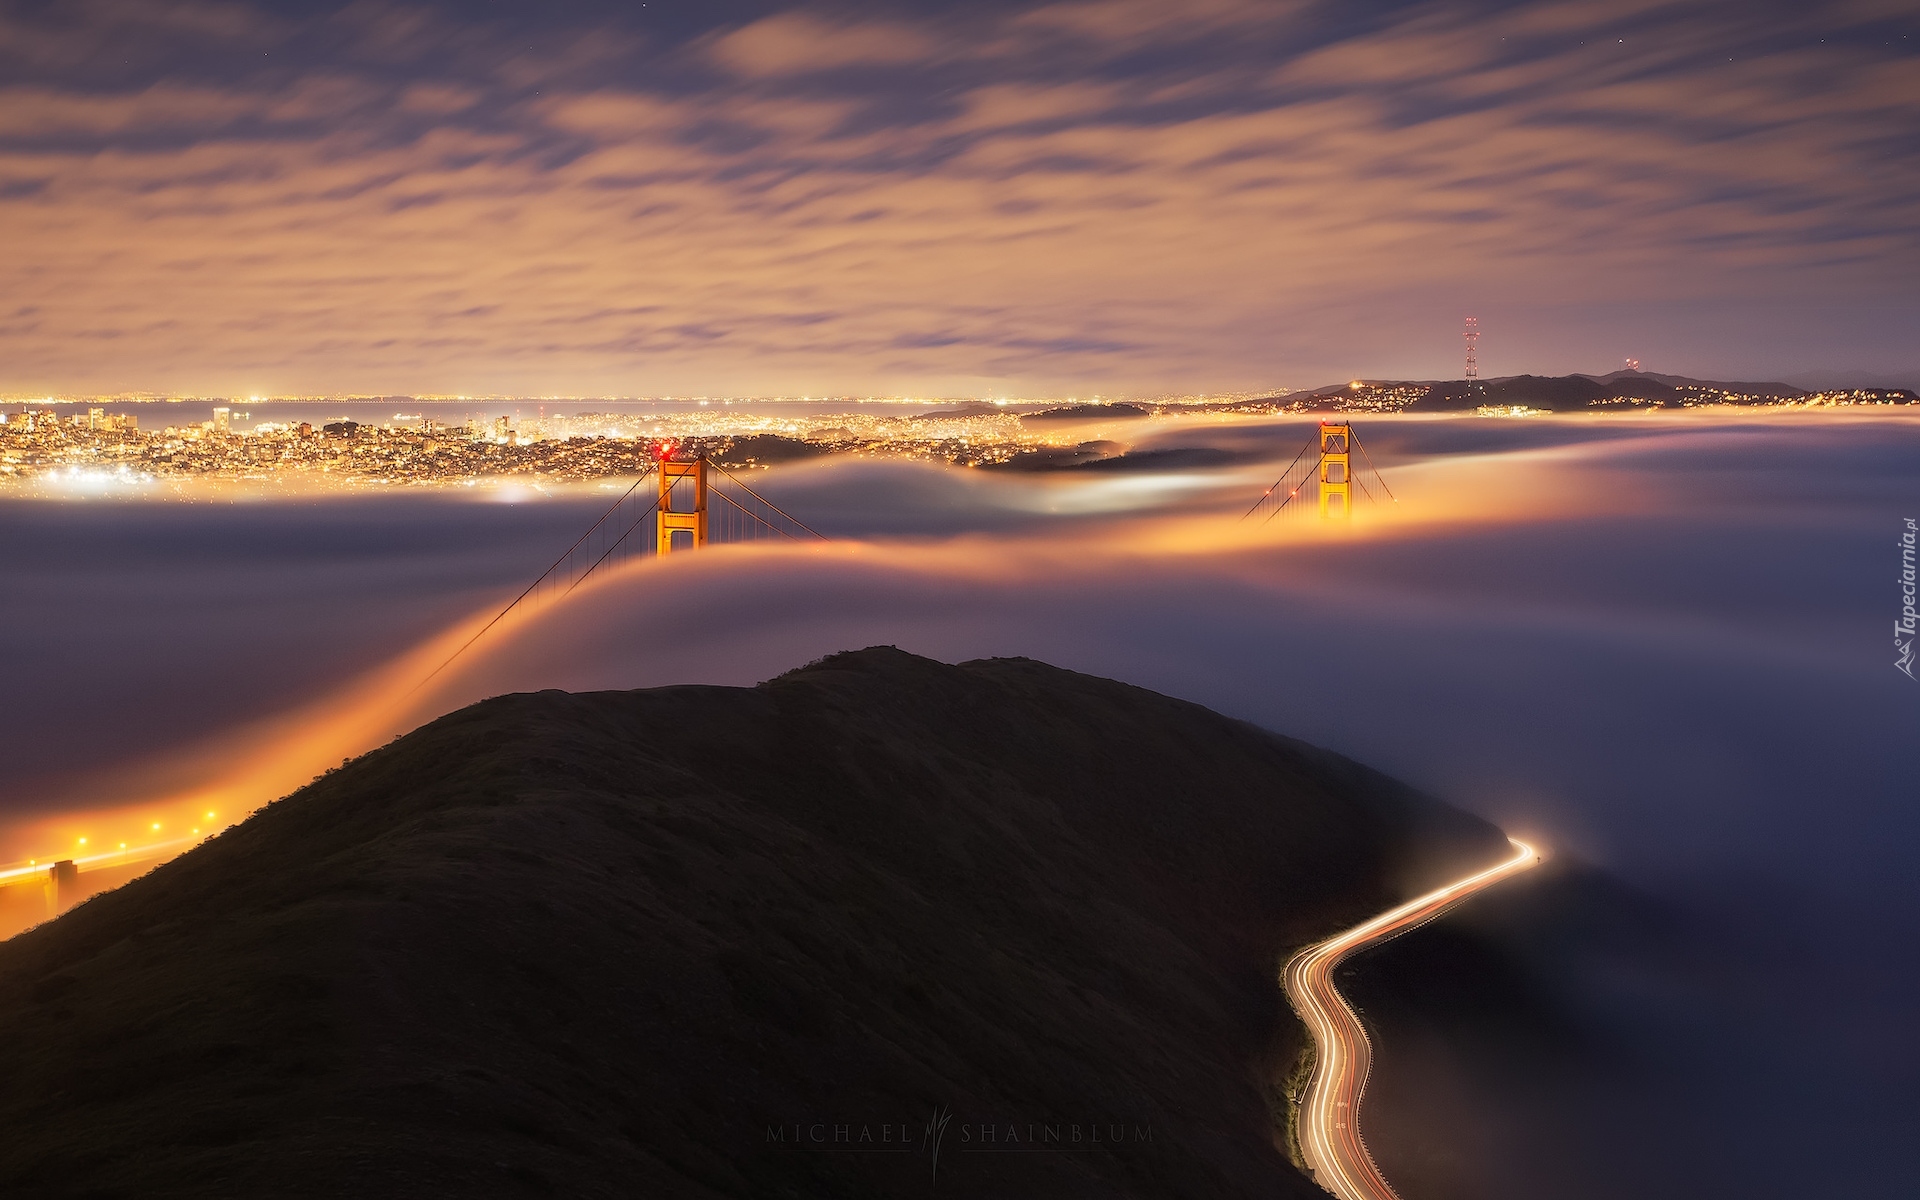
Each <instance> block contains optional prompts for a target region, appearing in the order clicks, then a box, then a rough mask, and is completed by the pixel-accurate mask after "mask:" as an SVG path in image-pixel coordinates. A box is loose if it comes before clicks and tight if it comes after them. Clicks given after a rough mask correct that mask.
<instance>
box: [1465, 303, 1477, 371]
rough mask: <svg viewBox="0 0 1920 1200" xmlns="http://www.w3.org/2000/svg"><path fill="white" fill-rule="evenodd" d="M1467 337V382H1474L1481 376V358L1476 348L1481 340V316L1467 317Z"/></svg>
mask: <svg viewBox="0 0 1920 1200" xmlns="http://www.w3.org/2000/svg"><path fill="white" fill-rule="evenodd" d="M1466 338H1467V382H1468V383H1472V382H1473V381H1474V380H1476V379H1478V378H1480V358H1479V353H1478V351H1477V350H1476V349H1475V347H1476V346H1477V345H1478V343H1479V341H1480V318H1479V317H1468V318H1467V332H1466Z"/></svg>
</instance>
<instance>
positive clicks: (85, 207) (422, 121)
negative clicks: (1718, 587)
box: [0, 0, 1920, 394]
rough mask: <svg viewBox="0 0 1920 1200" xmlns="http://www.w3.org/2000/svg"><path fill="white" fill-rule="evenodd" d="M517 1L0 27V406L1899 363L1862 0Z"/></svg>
mask: <svg viewBox="0 0 1920 1200" xmlns="http://www.w3.org/2000/svg"><path fill="white" fill-rule="evenodd" d="M515 20H516V21H517V23H515V21H509V20H507V19H505V18H489V19H488V20H485V21H478V20H473V19H460V18H458V17H457V16H456V15H455V14H454V13H453V12H452V11H450V10H440V9H435V8H424V7H423V8H402V7H398V6H392V5H380V4H357V5H353V6H349V7H346V8H342V9H338V10H331V11H330V10H325V9H308V10H306V11H305V14H304V15H287V12H286V11H283V10H279V9H268V8H265V7H253V6H246V5H231V6H211V5H204V6H203V5H182V6H175V7H160V6H148V5H129V4H119V3H94V4H90V5H74V6H67V5H61V6H26V7H22V8H17V9H14V10H10V11H9V12H8V14H7V15H6V16H5V17H0V62H5V63H6V64H7V70H6V71H5V72H4V76H5V77H6V78H7V79H9V80H10V81H11V82H9V83H8V84H7V85H6V86H5V87H4V88H0V222H4V224H5V226H6V228H7V229H8V230H9V232H10V233H11V234H12V237H11V238H10V239H9V252H8V254H7V255H6V257H5V261H4V263H3V264H0V295H3V296H4V297H5V300H4V306H3V310H0V351H4V354H0V358H3V359H4V361H5V362H6V364H7V368H6V376H5V378H4V379H0V391H13V392H27V391H43V390H49V391H66V390H80V391H89V390H116V389H159V390H180V391H198V392H212V393H225V392H238V393H248V392H261V391H278V392H287V391H348V390H351V391H362V392H369V391H371V392H383V391H423V392H473V393H487V392H518V393H531V394H553V393H587V394H609V393H611V394H654V393H660V392H667V391H677V392H727V391H732V392H760V393H795V392H803V391H824V390H837V391H917V392H936V393H937V392H946V393H953V392H975V393H978V392H991V391H995V390H1013V391H1021V390H1050V389H1051V390H1070V389H1076V388H1085V389H1095V390H1097V389H1101V388H1105V389H1107V390H1110V391H1115V390H1132V391H1139V390H1154V389H1157V388H1161V387H1183V388H1197V387H1255V386H1262V385H1266V384H1272V383H1288V382H1290V383H1319V382H1324V381H1325V380H1324V378H1322V377H1323V376H1334V377H1337V376H1339V375H1343V374H1347V373H1351V372H1364V373H1368V374H1407V375H1444V374H1455V373H1457V368H1456V367H1455V365H1454V363H1455V358H1456V348H1457V340H1458V338H1457V329H1458V323H1459V318H1460V316H1461V315H1462V314H1463V313H1465V312H1468V311H1473V312H1477V313H1478V314H1479V315H1480V316H1481V318H1482V323H1483V327H1485V328H1486V329H1487V331H1488V332H1487V336H1486V340H1485V341H1484V343H1483V355H1484V357H1483V361H1484V362H1485V363H1486V364H1487V366H1488V368H1489V369H1490V370H1491V371H1494V372H1505V371H1513V370H1521V369H1536V370H1554V371H1563V370H1567V369H1574V368H1581V369H1603V370H1604V369H1609V368H1612V367H1616V366H1618V365H1619V359H1620V358H1621V357H1623V356H1625V355H1628V354H1632V355H1635V356H1637V357H1640V358H1642V359H1643V360H1644V361H1646V362H1647V365H1648V366H1649V367H1656V366H1658V367H1665V368H1669V369H1676V370H1691V371H1695V372H1699V373H1719V374H1722V375H1726V374H1742V375H1751V374H1754V373H1767V372H1772V373H1776V374H1781V373H1788V372H1793V371H1800V370H1807V369H1816V368H1839V367H1846V368H1862V369H1871V370H1874V371H1879V372H1883V373H1884V372H1897V371H1900V370H1904V369H1906V368H1908V367H1914V366H1920V362H1916V361H1915V360H1914V355H1913V353H1912V350H1911V345H1910V339H1909V338H1908V337H1907V331H1908V330H1910V328H1911V321H1912V317H1913V315H1914V313H1913V308H1912V303H1913V302H1912V298H1911V292H1910V289H1908V288H1906V287H1905V286H1904V284H1902V283H1901V282H1900V281H1901V280H1903V279H1906V278H1908V277H1910V275H1911V273H1912V270H1913V269H1914V267H1915V266H1916V265H1920V254H1916V250H1917V249H1920V214H1916V210H1915V207H1914V204H1913V200H1912V197H1913V196H1915V195H1917V194H1920V174H1916V168H1915V166H1914V164H1915V163H1916V162H1920V155H1916V154H1915V153H1914V151H1915V149H1916V146H1917V138H1920V91H1917V90H1916V84H1915V82H1914V81H1915V79H1917V78H1920V73H1917V72H1915V71H1914V69H1913V67H1914V47H1915V42H1914V31H1915V23H1914V21H1913V19H1912V15H1911V13H1910V12H1905V11H1904V10H1902V9H1900V8H1898V7H1897V6H1882V7H1875V6H1873V5H1867V4H1860V5H1847V6H1822V7H1821V8H1820V9H1819V10H1818V11H1817V12H1807V11H1804V10H1802V9H1800V8H1798V7H1796V6H1759V7H1755V6H1749V5H1741V6H1732V5H1666V4H1655V3H1648V4H1643V5H1632V6H1623V5H1619V4H1601V3H1597V2H1595V0H1559V2H1551V3H1527V4H1518V5H1507V6H1499V7H1485V8H1483V7H1480V6H1473V5H1442V6H1433V5H1412V6H1401V5H1382V6H1375V7H1371V8H1367V9H1364V10H1362V9H1359V8H1357V7H1355V6H1334V5H1319V4H1312V3H1295V4H1280V5H1276V4H1266V3H1253V2H1251V0H1213V2H1211V3H1208V4H1205V5H1200V6H1197V7H1196V6H1185V5H1183V6H1179V8H1178V9H1177V10H1176V9H1173V8H1168V7H1166V6H1161V5H1143V4H1137V3H1133V2H1132V0H1091V2H1086V3H1059V4H1051V5H993V6H983V7H965V8H946V7H943V6H913V5H905V4H901V5H894V6H887V7H874V6H865V7H863V8H860V9H857V10H856V9H841V8H828V7H820V8H788V9H766V8H763V9H756V10H753V11H748V10H747V9H745V8H735V9H731V10H726V11H719V10H716V13H715V15H714V17H713V18H712V20H711V21H710V22H709V23H707V24H704V25H684V24H683V25H677V26H676V25H672V24H667V23H662V24H657V25H656V24H649V23H648V19H647V18H645V17H644V16H635V15H633V14H630V13H624V12H621V11H609V10H601V9H599V8H597V7H595V6H588V5H575V6H569V7H563V8H559V9H556V10H554V12H553V13H552V14H550V15H549V16H546V17H542V18H540V19H538V20H535V19H533V18H524V17H523V18H517V19H515ZM1789 331H1795V332H1796V333H1797V336H1794V337H1793V338H1792V339H1791V341H1789V340H1787V338H1786V335H1787V334H1788V332H1789Z"/></svg>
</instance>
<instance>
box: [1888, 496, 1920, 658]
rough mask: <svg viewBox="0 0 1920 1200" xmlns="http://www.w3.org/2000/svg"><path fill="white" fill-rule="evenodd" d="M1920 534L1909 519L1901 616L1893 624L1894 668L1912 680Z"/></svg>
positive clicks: (1903, 539)
mask: <svg viewBox="0 0 1920 1200" xmlns="http://www.w3.org/2000/svg"><path fill="white" fill-rule="evenodd" d="M1916 534H1920V529H1916V528H1915V525H1914V518H1912V517H1908V518H1907V527H1906V528H1905V529H1904V530H1902V531H1901V533H1900V616H1899V618H1898V619H1897V620H1895V621H1894V623H1893V652H1894V660H1893V668H1894V670H1896V671H1899V672H1900V673H1901V674H1903V675H1905V676H1906V677H1907V678H1908V679H1912V678H1913V677H1914V675H1913V630H1914V612H1913V594H1914V574H1913V549H1914V538H1915V536H1916Z"/></svg>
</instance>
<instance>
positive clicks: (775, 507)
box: [707, 459, 828, 542]
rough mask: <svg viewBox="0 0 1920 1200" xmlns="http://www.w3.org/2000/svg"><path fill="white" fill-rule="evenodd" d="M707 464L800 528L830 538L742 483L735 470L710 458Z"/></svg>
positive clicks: (743, 510) (825, 538) (729, 501)
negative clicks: (735, 476) (732, 470)
mask: <svg viewBox="0 0 1920 1200" xmlns="http://www.w3.org/2000/svg"><path fill="white" fill-rule="evenodd" d="M707 465H708V466H711V467H712V468H713V469H714V470H716V471H718V472H720V473H721V474H722V475H725V476H726V477H727V478H728V479H732V480H733V482H734V483H735V484H738V485H739V488H740V490H741V491H743V492H745V493H746V494H747V495H749V496H752V497H753V498H754V499H755V500H758V501H759V502H760V503H762V504H764V505H766V506H767V507H768V508H770V509H772V510H773V511H775V512H777V513H779V514H780V515H781V516H783V517H785V518H786V519H787V520H789V521H792V522H793V523H794V524H795V525H798V526H799V527H800V528H802V529H804V530H806V531H807V532H808V533H811V534H812V535H813V536H815V537H817V538H819V539H820V540H821V541H823V542H824V541H827V540H828V538H827V535H826V534H824V533H821V532H820V531H819V530H817V529H815V528H814V527H813V526H811V525H809V524H807V523H806V522H805V521H802V520H801V519H800V518H799V517H796V516H794V515H793V514H792V513H790V512H788V511H787V510H786V509H784V508H781V507H780V506H779V505H778V504H775V503H774V502H773V501H771V500H769V499H767V498H766V497H765V496H762V495H761V494H760V493H759V492H756V491H754V490H753V489H752V488H750V487H748V486H747V485H746V484H744V483H741V482H740V481H739V480H738V479H735V478H734V474H733V472H731V471H729V470H727V469H726V468H725V467H723V466H721V465H720V464H719V463H717V462H714V461H713V460H712V459H708V460H707ZM721 498H722V499H725V496H724V495H723V496H722V497H721ZM727 503H729V504H733V506H734V507H735V508H739V509H740V511H741V512H746V511H747V510H746V509H744V508H740V505H739V504H736V503H734V502H733V501H731V500H728V501H727ZM747 515H749V516H752V515H753V514H751V513H748V514H747ZM766 523H767V524H769V525H771V524H772V522H771V521H768V522H766ZM787 536H788V537H793V535H792V534H788V535H787ZM794 540H795V541H799V540H800V539H798V538H794Z"/></svg>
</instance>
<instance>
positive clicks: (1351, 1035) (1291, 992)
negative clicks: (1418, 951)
mask: <svg viewBox="0 0 1920 1200" xmlns="http://www.w3.org/2000/svg"><path fill="white" fill-rule="evenodd" d="M1507 841H1508V842H1510V843H1512V845H1513V848H1514V853H1513V856H1512V857H1510V858H1508V859H1505V860H1504V861H1502V862H1500V863H1499V864H1498V865H1496V866H1493V867H1489V868H1488V869H1487V870H1484V871H1481V872H1479V873H1478V874H1474V875H1469V876H1467V877H1466V878H1465V879H1461V880H1457V881H1455V882H1453V883H1450V884H1448V885H1446V886H1445V887H1443V888H1439V889H1437V890H1435V891H1432V892H1428V893H1427V894H1426V895H1424V896H1420V897H1418V898H1416V899H1413V900H1409V901H1407V902H1406V903H1405V904H1402V905H1400V906H1399V907H1398V908H1393V909H1389V910H1387V911H1386V912H1383V913H1381V914H1380V915H1379V916H1377V917H1374V918H1373V919H1372V920H1369V921H1363V922H1362V923H1360V924H1358V925H1355V926H1354V927H1353V928H1352V929H1349V930H1346V931H1345V932H1344V933H1339V934H1335V935H1334V936H1333V937H1330V938H1328V939H1327V940H1326V941H1324V942H1320V943H1317V944H1315V945H1312V946H1308V947H1307V948H1306V949H1305V950H1302V951H1300V953H1298V954H1296V955H1294V956H1293V958H1291V959H1290V960H1288V962H1287V967H1286V970H1285V971H1284V972H1283V973H1282V975H1281V982H1282V983H1283V984H1284V986H1285V987H1286V990H1287V1000H1288V1001H1289V1002H1291V1003H1292V1005H1293V1010H1294V1011H1295V1012H1297V1013H1299V1014H1300V1019H1301V1020H1302V1021H1304V1022H1306V1025H1307V1029H1308V1031H1309V1032H1310V1033H1312V1035H1313V1045H1314V1050H1315V1054H1316V1058H1315V1060H1314V1064H1313V1074H1312V1076H1311V1077H1310V1078H1309V1079H1308V1080H1307V1090H1306V1095H1305V1097H1304V1098H1303V1099H1302V1101H1301V1103H1300V1118H1299V1126H1298V1128H1299V1140H1300V1156H1301V1157H1302V1158H1304V1159H1305V1160H1306V1163H1307V1169H1308V1170H1309V1171H1311V1172H1312V1173H1313V1178H1314V1182H1316V1183H1318V1184H1319V1185H1320V1186H1321V1187H1323V1188H1325V1189H1326V1190H1327V1191H1329V1192H1332V1193H1333V1194H1334V1195H1336V1196H1339V1197H1340V1198H1341V1200H1399V1194H1398V1193H1396V1192H1395V1191H1394V1190H1393V1185H1391V1184H1389V1183H1388V1182H1387V1180H1386V1177H1385V1176H1384V1175H1382V1174H1381V1173H1380V1169H1379V1168H1378V1167H1377V1166H1375V1165H1374V1162H1373V1156H1372V1155H1370V1154H1368V1153H1367V1147H1366V1143H1365V1141H1364V1140H1362V1138H1361V1136H1360V1097H1361V1095H1362V1093H1364V1092H1365V1090H1366V1086H1367V1072H1368V1070H1369V1068H1370V1067H1371V1066H1372V1063H1373V1048H1372V1045H1371V1043H1369V1042H1368V1040H1367V1031H1366V1029H1365V1028H1364V1027H1362V1026H1361V1024H1360V1018H1359V1016H1358V1015H1357V1014H1356V1013H1355V1012H1354V1011H1353V1006H1352V1005H1350V1004H1348V1003H1347V1001H1346V998H1345V997H1344V996H1342V995H1341V994H1340V992H1339V989H1337V988H1335V987H1334V986H1333V969H1334V968H1335V967H1337V966H1339V965H1340V963H1341V961H1342V960H1343V959H1345V958H1346V957H1347V956H1348V955H1351V954H1353V953H1355V952H1356V951H1359V950H1364V949H1366V948H1367V947H1368V946H1372V945H1375V944H1377V943H1379V942H1384V941H1386V940H1387V939H1389V938H1392V937H1397V936H1398V935H1400V934H1402V933H1405V932H1407V931H1408V930H1409V929H1413V928H1415V927H1416V926H1419V925H1422V924H1424V923H1426V922H1427V921H1431V920H1432V919H1433V918H1435V917H1437V916H1439V915H1440V914H1441V913H1443V912H1445V911H1446V910H1447V909H1449V908H1452V907H1453V906H1454V905H1456V904H1458V903H1460V901H1462V900H1465V899H1466V898H1467V897H1468V896H1471V895H1473V894H1474V893H1475V892H1477V891H1479V890H1480V889H1481V888H1484V887H1488V886H1490V885H1492V884H1495V883H1498V882H1500V881H1501V880H1502V879H1505V878H1507V877H1508V876H1511V875H1515V874H1518V873H1519V872H1521V871H1525V870H1527V869H1528V868H1530V867H1533V866H1535V865H1537V864H1538V863H1539V862H1540V861H1541V857H1542V856H1541V855H1540V854H1539V853H1538V852H1537V851H1536V850H1534V848H1533V847H1532V846H1530V845H1528V844H1527V843H1525V842H1523V841H1520V840H1519V839H1517V838H1508V839H1507Z"/></svg>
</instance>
